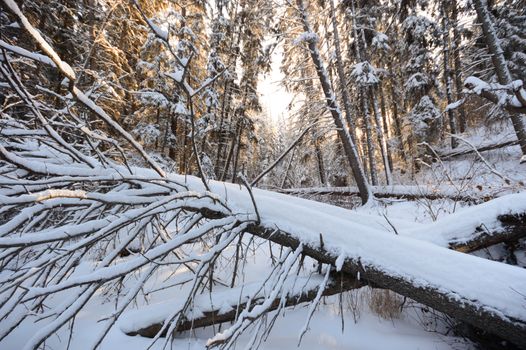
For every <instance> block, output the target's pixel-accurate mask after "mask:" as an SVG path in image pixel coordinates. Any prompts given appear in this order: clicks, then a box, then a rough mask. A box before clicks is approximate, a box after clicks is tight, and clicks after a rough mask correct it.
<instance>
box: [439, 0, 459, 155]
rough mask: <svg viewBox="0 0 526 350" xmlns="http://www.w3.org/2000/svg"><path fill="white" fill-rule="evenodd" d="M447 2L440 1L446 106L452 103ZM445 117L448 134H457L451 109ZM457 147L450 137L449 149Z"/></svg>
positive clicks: (446, 0)
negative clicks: (447, 123)
mask: <svg viewBox="0 0 526 350" xmlns="http://www.w3.org/2000/svg"><path fill="white" fill-rule="evenodd" d="M448 1H449V0H442V3H441V6H440V9H441V12H442V54H443V57H442V60H443V67H444V72H443V74H444V85H445V86H446V100H447V104H448V105H450V104H452V103H453V79H452V76H451V68H450V66H449V56H450V45H449V18H448V15H449V14H448V13H447V5H446V2H448ZM447 117H448V121H449V132H450V133H451V134H456V133H457V125H456V120H455V112H454V111H453V109H451V108H449V109H448V110H447ZM456 147H457V140H456V139H455V138H454V137H451V148H456Z"/></svg>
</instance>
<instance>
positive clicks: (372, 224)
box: [0, 129, 526, 350]
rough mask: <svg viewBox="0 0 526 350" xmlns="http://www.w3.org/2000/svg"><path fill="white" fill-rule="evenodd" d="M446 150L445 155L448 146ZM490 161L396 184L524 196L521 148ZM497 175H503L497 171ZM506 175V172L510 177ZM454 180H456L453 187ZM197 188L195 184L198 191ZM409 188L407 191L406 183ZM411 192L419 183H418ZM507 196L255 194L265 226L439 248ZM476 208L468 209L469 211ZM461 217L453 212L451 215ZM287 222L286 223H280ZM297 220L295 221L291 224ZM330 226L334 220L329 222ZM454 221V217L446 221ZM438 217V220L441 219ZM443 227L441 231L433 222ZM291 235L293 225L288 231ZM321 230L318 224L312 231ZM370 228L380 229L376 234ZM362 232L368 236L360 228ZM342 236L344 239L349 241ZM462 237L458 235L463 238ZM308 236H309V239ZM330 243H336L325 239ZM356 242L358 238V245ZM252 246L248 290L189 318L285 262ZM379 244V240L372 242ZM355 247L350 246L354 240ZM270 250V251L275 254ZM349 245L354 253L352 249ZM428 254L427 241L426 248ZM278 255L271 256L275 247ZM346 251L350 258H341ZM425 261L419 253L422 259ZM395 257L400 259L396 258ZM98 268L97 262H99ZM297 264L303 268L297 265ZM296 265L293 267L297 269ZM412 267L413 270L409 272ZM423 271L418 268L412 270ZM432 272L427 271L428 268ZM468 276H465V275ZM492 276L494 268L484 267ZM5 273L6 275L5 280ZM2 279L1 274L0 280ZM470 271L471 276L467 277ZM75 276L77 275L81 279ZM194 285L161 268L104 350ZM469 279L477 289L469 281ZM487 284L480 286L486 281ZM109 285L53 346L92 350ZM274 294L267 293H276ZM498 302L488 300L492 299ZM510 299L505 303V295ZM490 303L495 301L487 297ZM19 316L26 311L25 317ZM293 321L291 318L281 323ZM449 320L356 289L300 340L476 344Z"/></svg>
mask: <svg viewBox="0 0 526 350" xmlns="http://www.w3.org/2000/svg"><path fill="white" fill-rule="evenodd" d="M506 130H507V129H504V131H502V132H501V133H500V134H499V136H498V137H497V138H495V139H489V138H488V136H485V135H481V134H480V133H481V131H478V132H475V133H474V135H470V136H465V139H466V140H469V142H471V143H472V144H474V145H475V146H480V145H481V144H482V143H483V142H489V143H493V142H500V141H502V140H506V139H508V138H509V136H508V134H509V132H507V131H506ZM441 152H444V150H441ZM482 156H483V157H484V159H485V162H484V161H482V160H481V159H479V158H478V156H477V155H474V154H470V155H465V156H460V157H458V158H454V159H451V160H448V161H443V162H435V163H433V164H430V166H429V167H423V169H422V171H421V172H419V173H417V174H415V177H414V178H413V179H412V180H409V179H407V176H409V174H403V175H401V174H398V179H397V181H398V182H399V183H403V182H404V181H411V183H418V184H420V185H419V186H422V188H425V189H427V190H429V188H430V186H431V188H433V185H431V184H438V186H437V188H440V189H441V190H442V191H443V190H444V188H445V186H449V187H452V188H454V189H455V190H458V191H460V192H462V193H464V194H467V191H482V188H480V187H481V186H484V188H483V189H484V191H483V192H484V195H485V196H495V197H498V196H502V195H503V194H510V193H516V192H521V191H523V190H524V185H523V183H524V181H526V164H522V165H518V159H519V158H520V150H519V148H518V146H512V147H506V148H502V149H497V150H492V151H488V152H483V153H482ZM496 172H497V173H496ZM504 174H505V175H504ZM451 180H453V184H452V183H451V182H450V181H451ZM187 181H189V183H190V184H192V185H191V186H197V187H198V186H199V181H198V180H197V179H194V178H191V177H189V178H187ZM197 187H196V188H197ZM399 187H400V188H403V187H402V186H399ZM413 187H414V185H413ZM211 189H212V191H213V192H216V193H218V194H219V195H220V196H221V197H223V198H225V199H226V201H227V203H229V204H230V205H231V206H232V207H233V208H235V207H236V206H237V207H239V208H240V209H241V208H242V207H243V206H244V205H247V204H246V202H247V198H246V196H247V194H246V193H244V194H243V191H244V188H243V187H242V186H239V185H233V184H228V185H227V184H220V183H216V184H213V187H212V188H211ZM306 196H307V197H313V199H316V200H317V201H319V202H320V201H321V202H328V203H336V204H339V205H341V206H347V207H352V206H354V205H353V200H352V199H351V198H350V197H342V196H338V195H337V196H335V195H329V196H327V195H306ZM516 196H518V197H514V196H511V197H510V198H511V199H509V200H508V199H507V197H505V198H503V199H505V200H504V201H502V202H501V203H498V204H496V205H492V206H491V207H488V208H486V209H478V210H477V211H472V210H471V209H470V203H464V202H458V201H454V200H451V199H435V200H430V199H417V200H411V201H408V200H405V199H379V200H376V201H375V202H374V203H373V204H371V205H369V206H366V207H361V208H358V209H354V210H353V211H352V212H350V211H347V210H344V209H339V208H337V207H331V206H329V205H325V204H320V203H319V202H318V203H315V202H309V201H304V200H301V199H292V198H290V197H286V196H284V195H282V194H272V193H270V192H264V191H260V190H255V191H254V198H255V201H256V205H257V206H259V210H260V212H261V215H262V220H263V221H265V218H272V220H273V221H274V223H277V225H278V226H280V228H282V229H283V228H284V229H287V227H286V226H287V225H289V224H290V223H291V222H296V223H297V222H304V224H305V226H306V228H312V225H316V222H319V221H320V220H321V221H322V222H321V223H320V225H319V226H320V227H325V229H326V230H327V231H331V230H336V231H339V230H340V228H342V227H343V228H344V229H345V228H347V226H345V225H346V222H347V220H349V221H348V222H349V223H351V222H352V225H354V226H349V227H354V228H355V229H356V230H357V231H359V232H353V234H355V235H362V236H363V237H365V238H366V239H363V240H360V239H358V240H357V241H356V242H357V243H359V242H362V243H365V242H367V239H368V237H367V236H368V235H370V234H374V232H373V231H374V230H383V231H386V232H388V233H390V234H392V235H393V236H394V235H402V236H410V237H413V238H416V239H418V240H426V241H431V242H433V243H434V244H438V245H444V244H445V245H446V246H447V242H449V241H450V240H451V239H460V240H461V239H462V237H461V235H462V232H464V233H466V234H470V233H471V232H472V231H473V230H474V229H475V228H476V227H477V226H478V225H480V224H482V223H484V222H485V219H486V218H487V219H488V222H487V224H488V225H492V224H493V223H492V222H491V220H493V219H491V218H492V217H495V213H500V214H506V213H509V212H510V211H511V212H513V211H516V212H520V211H521V210H524V209H525V208H524V207H526V200H524V199H525V197H524V196H523V195H521V194H518V195H516ZM305 209H308V210H312V212H313V213H314V212H316V213H318V216H317V217H316V216H312V217H304V216H302V215H305V214H304V213H302V212H301V210H305ZM470 210H471V211H470ZM453 214H454V215H453ZM279 217H281V218H282V219H281V220H282V221H280V219H279ZM330 218H339V219H341V220H343V221H342V223H341V225H343V226H341V227H339V224H338V222H330V221H329V219H330ZM289 219H290V220H289ZM324 219H325V220H327V221H324ZM448 219H449V221H448ZM437 221H438V222H437ZM435 222H437V223H438V225H435V224H434V223H435ZM291 229H292V227H291ZM313 229H314V230H316V228H313ZM370 230H373V231H370ZM360 231H361V232H360ZM344 234H345V232H342V233H341V235H344ZM459 236H460V237H459ZM307 239H308V238H307ZM327 240H330V236H329V238H327ZM351 241H352V240H351ZM243 242H244V244H245V245H246V247H247V249H246V251H245V252H244V258H243V265H244V266H243V269H242V271H243V272H242V275H241V276H240V277H239V278H240V282H243V288H241V289H240V288H237V289H233V290H232V289H229V288H228V287H226V286H221V285H217V286H215V287H214V299H213V300H212V299H210V297H208V294H204V295H203V296H202V297H200V298H198V299H196V300H195V301H194V303H195V305H193V306H192V313H193V314H194V316H195V315H199V314H202V312H203V311H207V310H211V309H213V306H214V305H215V307H216V308H217V306H219V307H220V308H222V309H228V308H230V307H231V305H236V303H237V302H238V300H242V299H243V298H245V297H244V296H246V295H249V294H250V293H253V292H254V291H253V290H251V288H252V289H254V288H257V285H251V284H250V283H251V282H257V281H260V280H261V278H262V276H266V275H267V274H269V272H270V266H271V265H269V264H270V263H271V262H272V261H273V260H274V259H279V256H280V254H282V252H283V251H282V248H281V252H280V248H279V247H278V246H272V247H270V246H269V244H268V242H267V241H265V240H262V239H259V238H254V237H247V236H245V238H243ZM373 242H375V243H378V242H377V241H373ZM329 243H330V242H329ZM351 244H352V243H351ZM384 244H385V245H386V246H385V247H379V248H378V247H377V248H378V249H379V250H377V253H378V252H380V253H382V252H383V253H382V254H385V255H386V256H384V257H383V258H385V259H386V261H387V264H390V263H392V264H396V262H395V260H397V259H399V258H400V257H398V254H397V252H396V249H395V247H394V246H391V247H390V246H389V241H386V242H384ZM269 247H270V248H269ZM352 248H353V247H351V248H350V249H352ZM420 248H421V249H422V250H423V251H425V249H426V248H427V247H426V246H425V245H423V246H421V247H420ZM187 249H200V248H199V245H195V246H193V248H190V247H188V248H187ZM269 249H272V252H271V251H270V250H269ZM504 253H505V250H504V249H503V248H502V246H494V247H492V248H491V249H490V250H487V249H484V250H481V251H479V252H476V253H475V254H476V255H478V256H481V257H484V258H486V259H494V260H505V259H506V256H505V255H503V254H504ZM342 254H343V253H342ZM417 258H418V257H417ZM390 259H392V260H393V261H390ZM428 259H429V263H430V265H429V266H430V267H431V266H433V265H434V264H439V262H438V261H434V260H433V259H434V258H433V257H432V256H429V257H428ZM516 260H517V263H518V265H519V266H526V255H525V254H524V250H517V254H516ZM93 264H95V262H93ZM294 264H295V265H298V263H297V262H296V263H294ZM415 264H425V263H424V262H423V261H418V260H415ZM218 266H219V267H218V268H217V270H216V272H215V273H216V278H217V279H218V280H219V281H221V280H223V281H224V282H225V284H227V283H228V278H230V276H231V274H232V264H231V263H229V261H228V260H224V261H222V262H221V263H220V264H219V265H218ZM94 268H95V265H92V263H90V262H87V261H85V262H82V263H81V265H80V266H79V267H78V268H77V269H76V270H75V273H74V274H76V275H79V276H81V275H82V274H86V273H89V272H90V271H91V270H93V269H94ZM297 268H298V267H297V266H296V267H295V269H297ZM437 268H438V269H444V268H445V269H446V270H447V269H451V271H450V273H451V274H452V275H454V274H456V273H457V271H455V269H456V267H455V266H440V267H437ZM316 269H317V264H316V263H315V261H314V260H312V259H309V258H306V259H305V261H303V267H302V269H301V272H300V273H299V276H300V277H298V278H297V279H294V280H293V281H288V283H289V284H292V285H293V286H291V288H292V289H296V290H298V291H300V290H302V289H303V288H307V286H311V288H312V287H314V286H317V285H318V284H320V283H322V282H323V278H322V277H320V275H314V274H313V273H314V272H315V271H316ZM408 271H411V268H410V269H409V270H408ZM415 271H416V270H415ZM427 271H428V272H429V270H427ZM464 272H465V271H464ZM484 273H489V274H491V273H492V272H491V271H484ZM2 275H3V274H2ZM2 275H0V277H2ZM468 275H469V272H468ZM74 277H75V276H72V278H74ZM191 279H192V274H191V273H190V272H189V271H188V270H187V269H178V270H176V272H175V275H174V271H173V270H172V269H171V268H170V266H166V267H160V268H159V269H158V270H157V272H156V275H155V277H154V278H151V279H150V280H149V281H148V282H147V284H146V285H145V286H144V287H143V292H144V293H145V295H147V296H143V297H140V298H139V299H138V300H137V301H136V302H134V304H133V305H132V306H130V308H129V310H127V311H126V312H125V313H124V314H123V315H122V316H121V318H120V319H119V321H118V323H117V326H115V327H113V328H112V329H111V330H110V332H109V334H108V335H107V337H106V339H105V340H104V342H103V343H102V346H101V348H102V349H116V348H119V349H129V350H135V349H137V350H138V349H144V348H146V347H148V346H149V345H150V344H151V339H148V338H144V337H141V336H134V337H131V336H128V335H126V334H125V333H124V332H126V331H130V330H134V329H138V328H140V327H141V325H149V324H152V323H155V322H162V321H163V320H164V319H165V318H167V317H168V316H169V315H170V314H171V313H172V312H173V311H174V310H176V309H177V308H178V307H179V308H180V307H181V302H182V300H181V299H180V298H178V296H179V295H182V294H185V293H184V292H185V291H187V290H188V288H189V285H188V284H183V285H182V287H180V288H179V287H176V288H169V289H168V288H166V289H165V287H167V286H166V283H167V282H165V281H167V280H169V284H173V283H177V281H179V282H184V281H188V280H191ZM465 282H466V284H467V289H468V290H469V289H470V288H477V281H469V280H465ZM471 282H472V284H473V285H470V284H471ZM133 283H134V278H130V279H128V280H127V281H126V282H125V284H124V286H123V287H122V288H123V290H126V288H129V286H132V285H133ZM481 286H482V287H483V286H484V285H483V284H482V285H481ZM114 292H115V291H112V290H110V289H108V290H104V289H102V290H100V291H99V292H97V294H96V296H95V297H94V298H92V299H91V300H90V301H89V302H88V304H87V305H86V307H85V308H84V309H83V310H81V311H80V312H79V314H78V316H77V317H76V319H75V322H74V324H73V333H72V336H71V337H70V333H69V330H68V329H66V328H63V329H62V330H61V331H59V332H57V333H56V334H55V335H54V336H52V337H51V338H49V339H47V340H46V347H48V348H50V349H61V348H65V346H66V344H69V346H70V348H71V349H83V348H85V346H86V344H91V343H92V342H93V340H94V339H95V337H96V336H97V335H98V334H99V333H100V331H101V328H102V326H103V322H100V321H101V319H103V318H104V317H107V316H108V315H109V314H111V312H112V310H113V309H114V307H115V305H114V303H113V301H112V299H111V298H108V295H110V294H111V293H114ZM269 292H270V290H267V291H265V292H263V294H265V293H269ZM489 297H491V294H490V295H489ZM69 298H75V290H74V289H72V290H68V291H63V292H59V293H57V294H55V295H54V296H53V297H52V298H51V299H50V300H49V301H48V303H46V307H49V308H50V309H53V307H58V306H60V304H61V303H62V302H63V301H64V300H68V299H69ZM503 300H504V302H506V299H503ZM490 302H491V301H490ZM20 312H22V311H20ZM309 312H310V311H309V304H300V305H297V306H295V307H293V308H287V309H285V310H284V311H282V314H280V315H279V316H278V317H277V319H276V320H275V324H274V326H273V329H272V333H271V335H270V336H268V338H266V339H265V341H264V342H263V343H262V344H261V349H289V348H295V347H296V346H298V340H299V335H300V333H301V331H302V329H303V328H304V325H305V323H306V322H307V320H308V319H309ZM274 313H275V312H271V313H270V314H269V315H268V316H266V317H267V319H268V322H270V320H271V319H272V315H273V314H274ZM284 316H286V317H284ZM39 317H40V316H39V315H35V316H29V317H28V318H27V319H26V320H25V321H24V322H23V323H22V325H21V326H19V327H18V328H17V329H16V330H15V331H14V332H12V333H11V334H10V335H9V336H8V337H7V338H5V339H4V340H3V341H2V342H1V343H0V347H1V348H2V349H19V348H22V347H23V345H24V343H25V342H26V341H27V337H28V335H30V334H33V333H35V332H37V331H38V330H39V329H40V328H41V320H39ZM227 325H228V324H226V325H225V324H223V325H222V326H218V325H216V326H210V327H207V328H204V329H196V330H192V331H185V332H182V333H179V334H177V336H176V338H175V340H174V342H173V343H172V348H174V349H204V348H206V344H207V341H208V340H209V339H210V338H211V337H213V336H214V335H215V334H216V333H218V332H220V331H221V328H223V329H225V328H227ZM450 327H451V322H449V319H448V318H447V317H446V316H445V315H443V314H441V313H438V312H436V311H433V310H431V309H429V308H428V307H425V306H423V305H421V304H419V303H416V302H413V301H410V300H406V298H404V297H402V296H399V295H397V294H395V293H393V292H389V291H385V290H378V289H371V288H369V287H365V288H361V289H357V290H351V291H349V292H345V293H343V294H340V295H335V296H330V297H324V298H323V300H322V301H321V303H320V304H319V306H318V308H317V311H316V312H315V314H314V316H313V317H312V320H311V321H310V324H309V326H308V328H309V331H308V332H307V333H306V335H305V336H304V337H303V339H302V341H301V343H300V349H321V348H323V349H387V348H389V349H434V350H436V349H471V348H475V346H474V345H473V344H472V343H471V342H470V341H469V340H467V339H464V338H462V337H457V336H455V335H454V330H453V329H451V328H450ZM252 336H253V333H252V332H251V331H248V332H245V333H244V334H243V335H242V336H241V337H240V339H239V341H238V344H237V346H236V348H239V349H242V348H244V344H247V343H249V342H250V340H251V338H252ZM162 347H163V342H162V341H160V342H157V343H155V344H154V345H153V347H152V349H161V348H162Z"/></svg>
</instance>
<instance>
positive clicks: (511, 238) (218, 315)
mask: <svg viewBox="0 0 526 350" xmlns="http://www.w3.org/2000/svg"><path fill="white" fill-rule="evenodd" d="M497 220H498V221H499V222H500V225H501V227H500V228H499V229H494V231H493V232H490V231H488V230H487V228H483V227H482V226H479V227H477V229H476V230H475V231H474V232H473V234H471V235H464V237H462V238H461V237H459V236H457V237H456V238H454V239H451V241H450V242H449V243H448V244H447V246H448V247H449V248H450V249H453V250H456V251H460V252H464V253H469V252H473V251H476V250H479V249H483V248H487V247H490V246H492V245H495V244H499V243H504V242H516V241H517V240H519V239H521V238H524V237H526V214H523V215H500V216H498V217H497ZM420 229H421V228H420ZM460 236H461V235H460ZM366 285H368V284H367V283H366V282H365V281H364V280H363V279H360V280H358V279H356V276H354V275H350V274H347V273H344V272H340V273H332V274H331V276H330V280H329V282H328V283H327V285H326V287H325V289H324V290H323V292H322V295H323V296H331V295H334V294H339V293H343V292H346V291H350V290H352V289H357V288H361V287H363V286H366ZM372 286H375V285H372ZM375 287H377V286H375ZM245 288H246V287H244V288H234V289H230V290H229V293H230V294H231V295H234V296H236V298H234V300H233V301H232V300H230V301H229V302H230V304H229V305H230V308H226V309H225V305H224V303H225V301H224V300H222V302H219V303H215V305H217V306H216V307H215V308H214V307H213V306H209V307H208V309H207V310H206V311H202V312H199V313H198V317H195V318H194V317H191V316H185V320H184V321H183V322H182V323H181V324H180V325H179V326H178V328H177V329H176V331H177V332H184V331H188V330H191V329H195V328H200V327H210V326H214V325H218V324H221V323H225V322H233V321H235V320H236V319H237V318H238V316H239V313H240V311H242V310H244V309H246V308H247V307H249V305H247V303H239V300H240V299H241V300H243V299H245V298H246V297H239V295H242V294H243V292H244V289H245ZM318 289H319V285H318V284H316V283H314V284H313V285H312V286H310V288H303V289H300V290H298V291H295V292H294V293H290V294H288V295H287V296H286V298H285V301H284V302H283V298H282V297H279V298H276V299H275V300H274V301H273V302H272V303H271V304H270V306H269V307H268V308H267V311H273V310H276V309H281V308H284V307H291V306H296V305H299V304H301V303H307V302H312V301H313V300H315V299H316V297H317V294H318ZM224 292H225V291H222V293H224ZM220 293H221V292H220ZM245 294H246V291H245ZM211 299H214V298H213V297H212V298H211ZM263 299H264V298H262V297H260V298H258V300H253V301H252V302H253V304H256V305H257V304H258V302H259V303H260V302H261V301H262V300H263ZM208 300H209V299H208V298H206V299H205V300H203V301H202V302H204V303H205V304H206V303H207V302H208ZM213 304H214V303H212V305H213ZM154 307H156V308H157V307H158V306H157V305H154ZM170 307H172V308H173V305H170ZM252 307H253V305H252ZM144 314H148V307H146V308H142V309H140V310H139V312H136V313H135V314H134V315H133V316H128V319H127V320H126V322H125V323H124V325H122V324H121V329H122V330H123V331H124V332H125V333H126V334H128V335H130V336H134V335H141V336H144V337H149V338H153V337H155V335H156V334H157V333H158V332H159V331H160V330H161V329H162V327H163V324H164V321H165V319H163V317H160V319H159V318H158V319H155V320H153V321H149V320H148V318H147V317H145V316H144ZM163 335H166V334H164V333H163Z"/></svg>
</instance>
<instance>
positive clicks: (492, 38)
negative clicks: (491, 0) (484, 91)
mask: <svg viewBox="0 0 526 350" xmlns="http://www.w3.org/2000/svg"><path fill="white" fill-rule="evenodd" d="M473 5H474V6H475V10H476V11H477V17H478V20H479V22H480V23H481V24H482V31H483V33H484V39H485V41H486V45H488V49H489V52H490V54H491V60H492V62H493V66H494V67H495V72H496V73H497V78H498V81H499V83H500V84H502V85H508V84H510V83H511V82H512V78H511V74H510V71H509V69H508V65H507V62H506V59H505V58H504V52H503V51H502V48H501V46H500V41H499V38H498V37H497V33H496V31H495V27H494V25H493V21H492V19H491V16H490V13H489V11H488V4H487V2H486V0H473ZM516 96H517V99H518V100H519V101H520V102H521V104H522V105H523V106H524V107H526V101H524V99H526V92H524V89H520V90H519V91H518V92H517V93H516ZM510 118H511V122H512V124H513V128H514V129H515V134H516V135H517V139H518V140H519V145H520V146H521V150H522V154H523V155H526V127H525V126H524V122H523V121H522V116H521V115H520V114H518V113H510Z"/></svg>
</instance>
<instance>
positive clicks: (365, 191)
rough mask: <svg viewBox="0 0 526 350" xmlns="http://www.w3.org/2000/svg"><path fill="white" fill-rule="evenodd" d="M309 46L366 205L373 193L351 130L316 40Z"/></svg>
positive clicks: (302, 12) (302, 11)
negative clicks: (345, 120) (345, 121)
mask: <svg viewBox="0 0 526 350" xmlns="http://www.w3.org/2000/svg"><path fill="white" fill-rule="evenodd" d="M297 5H298V8H299V11H300V16H301V20H302V24H303V29H304V30H305V32H307V33H313V31H312V30H311V28H310V24H309V21H308V18H307V14H306V12H305V7H304V6H303V1H302V0H297ZM307 44H308V48H309V52H310V56H311V59H312V62H313V63H314V66H315V67H316V73H317V75H318V78H319V80H320V85H321V87H322V89H323V93H324V95H325V101H326V103H327V107H328V108H329V111H330V113H331V116H332V118H333V120H334V124H335V125H336V128H337V129H338V136H339V137H340V140H341V142H342V144H343V148H344V150H345V155H346V156H347V160H348V162H349V165H350V166H351V169H352V171H353V175H354V179H355V181H356V184H357V186H358V188H359V189H360V197H361V199H362V202H363V203H366V202H367V201H368V200H369V199H370V197H371V191H370V189H369V184H368V182H367V179H366V178H365V175H364V172H363V167H362V164H361V162H360V159H359V157H358V153H357V151H356V146H355V144H354V142H353V140H352V138H351V135H350V133H349V130H348V129H347V128H346V127H345V124H344V121H343V118H342V113H341V110H340V108H339V107H338V103H337V102H336V96H335V94H334V91H333V90H332V87H331V84H330V82H329V78H328V77H327V71H326V70H325V67H324V65H323V62H322V60H321V56H320V52H319V51H318V48H317V46H316V40H314V39H312V40H308V41H307Z"/></svg>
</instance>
